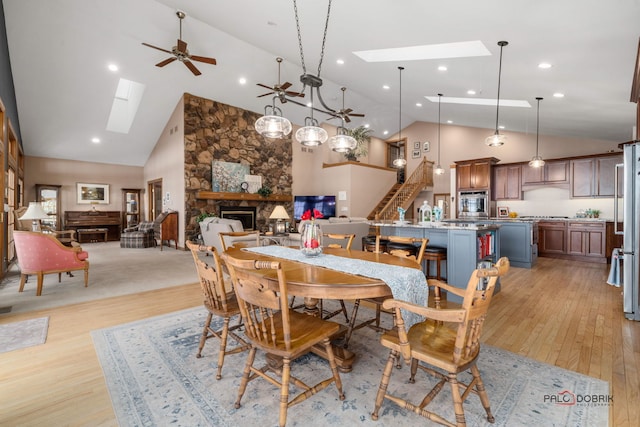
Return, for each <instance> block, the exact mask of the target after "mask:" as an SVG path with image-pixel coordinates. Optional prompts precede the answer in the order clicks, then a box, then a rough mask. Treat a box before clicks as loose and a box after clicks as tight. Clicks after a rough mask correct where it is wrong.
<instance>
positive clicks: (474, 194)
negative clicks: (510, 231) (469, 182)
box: [458, 191, 495, 218]
mask: <svg viewBox="0 0 640 427" xmlns="http://www.w3.org/2000/svg"><path fill="white" fill-rule="evenodd" d="M491 203H492V202H491V201H490V200H489V192H488V191H460V192H459V193H458V218H489V216H491V215H492V214H493V212H492V205H491ZM493 211H495V208H494V209H493Z"/></svg>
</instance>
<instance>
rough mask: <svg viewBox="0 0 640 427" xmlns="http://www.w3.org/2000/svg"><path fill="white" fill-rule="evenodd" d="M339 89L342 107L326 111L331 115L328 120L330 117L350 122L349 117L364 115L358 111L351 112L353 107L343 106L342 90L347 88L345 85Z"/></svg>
mask: <svg viewBox="0 0 640 427" xmlns="http://www.w3.org/2000/svg"><path fill="white" fill-rule="evenodd" d="M340 90H341V91H342V108H341V109H340V110H338V111H334V112H332V113H328V114H331V117H329V119H328V120H331V119H342V120H344V121H345V122H347V123H350V122H351V117H364V114H360V113H352V111H353V109H351V108H347V109H345V108H344V92H345V91H346V90H347V88H346V87H341V88H340Z"/></svg>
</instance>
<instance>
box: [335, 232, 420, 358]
mask: <svg viewBox="0 0 640 427" xmlns="http://www.w3.org/2000/svg"><path fill="white" fill-rule="evenodd" d="M380 240H387V241H388V245H389V244H391V243H396V244H400V245H406V247H404V248H401V249H391V250H388V253H389V254H391V255H394V256H397V257H401V258H408V259H412V260H414V261H415V262H416V264H418V265H419V266H422V257H423V255H424V248H425V247H426V246H427V243H429V239H427V238H424V237H423V238H416V237H402V236H380V235H378V236H376V250H375V251H376V252H377V253H381V250H380ZM417 243H419V244H420V246H416V244H417ZM388 298H393V295H391V294H389V295H386V296H383V297H376V298H364V299H363V300H364V301H366V302H368V303H371V304H374V305H375V308H376V316H375V317H373V318H371V319H367V320H365V321H362V322H360V323H359V324H357V325H356V317H357V315H358V308H359V307H360V302H361V301H362V300H361V299H357V300H355V302H354V304H353V310H352V311H351V320H350V321H349V326H348V328H347V333H346V335H345V338H344V347H345V348H347V347H348V346H349V341H350V340H351V335H352V334H353V331H355V330H356V329H360V328H363V327H365V326H369V327H371V328H373V329H375V330H376V331H378V332H380V331H384V330H385V329H384V328H382V327H381V326H380V314H381V312H382V303H383V302H384V300H386V299H388ZM392 314H393V313H392ZM394 324H395V321H394Z"/></svg>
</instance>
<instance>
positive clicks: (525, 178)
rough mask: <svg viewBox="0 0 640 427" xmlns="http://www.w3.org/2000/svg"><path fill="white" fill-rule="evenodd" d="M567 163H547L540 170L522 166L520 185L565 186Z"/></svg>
mask: <svg viewBox="0 0 640 427" xmlns="http://www.w3.org/2000/svg"><path fill="white" fill-rule="evenodd" d="M568 182H569V161H567V160H558V161H548V162H546V163H545V164H544V166H543V167H541V168H534V167H531V166H529V165H523V166H522V185H523V186H525V185H544V184H567V183H568Z"/></svg>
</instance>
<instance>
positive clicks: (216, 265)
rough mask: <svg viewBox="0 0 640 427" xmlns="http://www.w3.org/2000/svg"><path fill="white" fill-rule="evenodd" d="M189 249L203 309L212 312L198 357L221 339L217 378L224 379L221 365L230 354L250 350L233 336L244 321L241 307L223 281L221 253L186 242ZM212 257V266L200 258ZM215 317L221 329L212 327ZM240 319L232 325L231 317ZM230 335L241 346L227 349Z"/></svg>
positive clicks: (242, 341)
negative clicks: (210, 343) (208, 343)
mask: <svg viewBox="0 0 640 427" xmlns="http://www.w3.org/2000/svg"><path fill="white" fill-rule="evenodd" d="M186 245H187V247H188V248H189V250H191V255H193V261H194V262H195V264H196V270H197V272H198V278H199V279H200V288H201V289H202V295H203V296H204V307H205V308H206V309H207V311H208V312H209V313H208V314H207V320H205V322H204V328H203V329H202V336H201V337H200V345H199V346H198V353H197V354H196V357H197V358H200V357H202V349H203V348H204V345H205V343H206V341H207V340H208V339H209V338H217V339H219V340H220V349H219V350H218V373H217V375H216V379H217V380H219V379H220V378H222V366H223V365H224V357H225V356H226V355H228V354H235V353H240V352H243V351H245V350H248V349H249V347H250V345H249V343H248V342H247V341H245V340H244V339H242V338H241V337H240V336H239V335H237V334H236V333H234V331H235V330H237V329H239V328H240V327H242V318H241V316H240V307H238V301H237V300H236V295H235V293H234V292H233V290H231V289H229V290H227V289H225V283H224V278H223V275H222V266H221V262H220V257H219V256H218V251H217V250H216V248H215V247H213V246H199V245H196V244H195V243H193V242H191V241H187V242H186ZM207 254H212V255H213V266H210V265H208V264H207V263H206V262H204V261H203V260H202V258H201V256H204V255H207ZM213 316H217V317H220V318H222V319H223V325H222V329H220V330H215V329H214V328H213V327H212V326H211V321H212V320H213ZM234 316H238V323H237V324H236V325H233V326H230V322H231V318H232V317H234ZM229 336H231V338H233V339H234V340H235V341H236V342H237V343H238V346H237V347H235V348H232V349H229V350H227V341H228V338H229Z"/></svg>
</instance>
